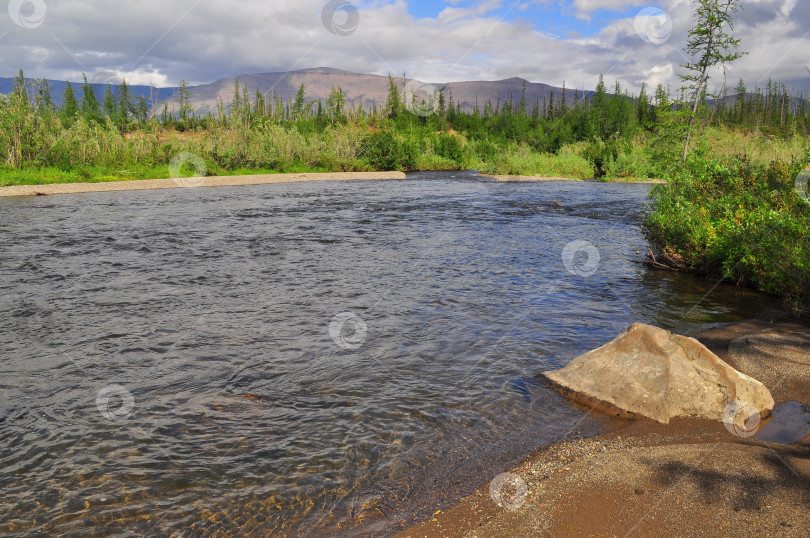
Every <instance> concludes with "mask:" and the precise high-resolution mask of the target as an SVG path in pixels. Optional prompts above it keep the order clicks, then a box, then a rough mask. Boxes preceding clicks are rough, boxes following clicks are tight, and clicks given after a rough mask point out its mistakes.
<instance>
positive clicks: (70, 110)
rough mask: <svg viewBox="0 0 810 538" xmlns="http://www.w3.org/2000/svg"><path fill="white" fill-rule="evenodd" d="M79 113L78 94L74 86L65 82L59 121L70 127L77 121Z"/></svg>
mask: <svg viewBox="0 0 810 538" xmlns="http://www.w3.org/2000/svg"><path fill="white" fill-rule="evenodd" d="M78 113H79V103H78V101H76V92H75V91H73V85H72V84H71V83H70V82H68V81H65V91H63V92H62V106H61V108H60V110H59V119H60V120H61V121H62V125H64V126H65V127H70V126H71V125H73V122H74V121H76V114H78Z"/></svg>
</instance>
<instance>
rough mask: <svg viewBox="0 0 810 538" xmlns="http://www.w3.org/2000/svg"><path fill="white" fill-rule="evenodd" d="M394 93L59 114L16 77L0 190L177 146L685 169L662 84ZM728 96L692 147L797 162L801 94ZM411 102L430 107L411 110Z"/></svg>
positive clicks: (142, 164) (336, 165)
mask: <svg viewBox="0 0 810 538" xmlns="http://www.w3.org/2000/svg"><path fill="white" fill-rule="evenodd" d="M389 86H390V87H389V96H388V99H387V100H386V103H385V106H383V107H378V106H376V105H375V106H373V107H372V108H371V110H367V109H362V108H361V107H359V106H353V105H350V104H348V102H347V98H346V94H345V92H344V91H343V90H342V89H341V88H333V89H332V91H331V93H330V95H329V96H328V98H327V99H326V100H325V102H321V101H317V100H315V101H308V100H307V97H306V88H304V87H303V86H302V87H301V88H299V91H298V93H297V95H296V97H295V99H294V100H289V101H287V102H286V103H285V102H282V100H281V99H280V98H278V97H276V96H274V95H269V96H266V95H262V94H256V95H254V96H250V95H248V93H247V91H246V89H245V88H244V87H241V86H240V85H239V83H238V82H237V83H236V85H235V88H234V94H233V99H232V100H231V102H230V103H228V104H227V105H226V104H225V103H223V102H222V101H220V102H219V104H218V106H217V107H216V110H215V111H214V112H213V113H211V112H209V113H207V114H205V115H198V114H195V112H194V111H193V110H192V109H191V106H190V95H189V89H188V85H187V84H186V83H185V82H182V83H181V84H180V90H179V91H178V94H177V99H176V101H177V102H176V103H174V105H173V107H172V110H174V111H175V112H170V111H169V107H168V104H167V103H164V104H163V105H162V106H157V107H154V110H153V109H152V108H150V106H149V105H148V103H147V102H146V99H144V98H142V97H141V98H137V99H134V98H133V97H132V96H131V94H130V93H129V90H128V87H127V85H126V84H125V83H124V84H122V85H121V86H119V87H116V88H113V87H111V86H108V87H107V88H106V89H105V92H104V95H103V98H101V99H99V98H97V96H96V95H95V94H94V93H93V89H92V87H91V86H90V85H89V84H87V82H86V81H85V83H83V84H82V85H80V86H79V87H78V88H74V87H73V86H72V85H68V86H67V88H66V89H65V91H64V93H63V95H62V104H61V107H57V106H56V105H55V104H54V100H53V99H52V98H51V95H50V89H49V87H48V85H47V83H46V82H44V81H28V80H26V79H25V78H24V77H23V75H22V73H20V74H19V76H18V77H17V78H16V85H15V89H14V91H13V92H12V93H11V94H10V95H8V96H0V157H2V161H0V162H2V164H0V185H8V184H20V183H39V182H58V181H109V180H116V179H140V178H146V177H156V178H157V177H168V175H169V170H168V164H169V162H170V161H171V159H172V158H173V157H174V156H176V155H177V154H179V153H181V152H189V153H193V154H195V155H198V156H199V157H200V158H202V159H203V160H204V161H205V163H206V165H207V169H208V173H209V174H233V173H250V172H254V171H256V172H258V171H275V172H288V171H300V170H312V171H361V170H388V169H404V170H425V169H466V168H475V169H479V170H481V171H483V172H486V173H491V174H524V175H533V174H538V175H547V176H564V177H573V178H578V179H588V178H594V177H595V178H599V179H602V180H611V179H627V178H662V179H666V178H669V177H672V176H673V175H674V174H675V173H677V171H678V170H680V169H681V168H682V164H681V163H679V162H678V161H679V160H680V154H679V151H678V150H677V147H678V146H679V145H680V146H681V147H682V146H683V141H684V138H685V133H686V129H687V127H688V124H689V123H690V122H691V117H690V116H689V112H690V111H691V109H692V105H691V104H690V103H687V102H686V101H685V100H684V99H683V96H681V97H679V98H673V96H672V95H671V93H670V91H669V90H668V89H667V88H664V87H662V86H659V87H658V88H657V89H656V91H655V93H654V95H653V96H649V95H648V93H647V89H646V88H642V90H641V92H640V93H639V95H638V96H634V95H629V94H628V93H627V92H626V91H625V90H623V89H622V88H621V86H619V84H618V83H616V85H615V87H614V88H613V91H612V93H608V89H607V86H606V84H605V82H604V81H603V80H602V79H601V77H600V80H599V84H598V85H597V87H596V90H595V91H594V92H591V93H589V94H582V93H581V92H579V91H573V92H572V91H570V90H567V91H565V92H564V93H561V94H560V95H559V96H557V95H556V94H551V95H550V97H549V99H548V100H547V101H546V100H543V101H539V102H535V103H527V102H526V98H525V92H524V94H523V95H521V96H520V97H519V98H518V99H513V98H511V97H510V98H509V99H508V100H506V99H504V100H503V101H502V102H499V103H495V104H493V103H491V102H486V103H483V105H482V107H479V106H476V107H475V108H474V109H473V110H467V111H464V110H462V109H461V106H460V105H459V104H458V103H455V102H454V99H453V95H452V93H451V92H447V93H446V92H445V91H444V90H439V92H438V94H437V95H434V96H430V97H428V101H429V102H428V103H427V105H426V104H425V102H424V100H422V101H420V102H419V103H416V102H415V100H416V98H415V97H414V96H413V95H409V94H408V92H406V89H405V88H404V87H401V86H399V85H398V84H397V83H396V82H395V81H394V80H393V79H390V83H389ZM737 90H738V93H737V94H735V95H732V96H729V95H727V94H723V95H720V96H718V98H717V99H716V100H715V101H714V102H713V103H712V104H711V106H709V105H708V104H706V103H701V105H700V107H698V109H697V114H698V120H699V121H697V122H696V127H695V138H694V139H693V142H692V147H697V146H700V145H706V144H707V143H708V142H711V144H710V147H711V154H712V155H714V156H716V157H721V156H722V157H725V156H737V155H742V156H744V157H746V158H747V159H749V160H750V161H752V162H754V163H767V162H769V161H770V160H773V159H785V160H787V161H791V160H795V159H796V158H797V155H802V154H803V150H804V149H805V148H806V147H807V146H808V144H807V138H806V136H804V135H806V133H807V128H808V123H809V122H808V110H807V106H806V103H805V101H804V100H803V99H802V96H800V95H796V94H792V95H790V94H788V92H787V90H786V88H785V87H784V86H783V85H782V84H780V83H774V82H771V81H769V82H768V83H767V85H766V86H765V87H764V88H760V87H757V88H755V89H754V90H753V92H751V93H749V92H747V91H746V89H745V85H744V84H743V83H742V82H741V83H740V84H739V85H738V88H737ZM705 93H706V92H705V91H704V92H702V95H703V96H704V97H705ZM414 105H415V106H416V108H418V109H420V110H425V109H426V110H427V111H428V112H429V113H428V114H424V115H419V114H414V113H412V112H410V111H409V109H413V108H414Z"/></svg>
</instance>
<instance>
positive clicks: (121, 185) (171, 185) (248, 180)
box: [0, 172, 405, 197]
mask: <svg viewBox="0 0 810 538" xmlns="http://www.w3.org/2000/svg"><path fill="white" fill-rule="evenodd" d="M358 179H405V173H404V172H337V173H302V174H259V175H250V176H210V177H189V178H178V179H140V180H133V181H107V182H102V183H50V184H46V185H12V186H9V187H0V197H4V196H50V195H52V194H75V193H83V192H111V191H139V190H147V189H182V188H194V187H231V186H237V185H264V184H270V183H296V182H299V181H351V180H358Z"/></svg>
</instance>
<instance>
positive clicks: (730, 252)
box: [644, 0, 810, 315]
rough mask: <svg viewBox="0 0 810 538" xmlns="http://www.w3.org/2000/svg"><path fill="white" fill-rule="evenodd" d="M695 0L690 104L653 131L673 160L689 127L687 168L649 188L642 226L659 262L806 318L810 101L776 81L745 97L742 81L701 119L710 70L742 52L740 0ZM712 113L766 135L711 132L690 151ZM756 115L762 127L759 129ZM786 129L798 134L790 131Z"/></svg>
mask: <svg viewBox="0 0 810 538" xmlns="http://www.w3.org/2000/svg"><path fill="white" fill-rule="evenodd" d="M693 4H694V5H695V21H694V26H693V27H692V29H691V30H690V32H689V41H688V42H687V45H686V47H685V48H684V52H685V53H686V54H687V55H688V56H689V57H696V58H697V60H696V61H694V62H688V63H687V64H686V65H685V66H683V67H685V68H686V69H687V74H685V75H680V78H681V79H682V80H683V81H684V82H685V83H686V86H685V87H684V89H685V90H689V91H690V92H692V97H691V110H689V111H685V112H683V111H682V108H683V104H682V103H678V104H677V105H676V107H674V108H672V109H668V110H666V111H665V112H664V114H663V121H662V122H661V126H660V127H659V129H658V138H659V140H660V142H661V146H660V149H661V151H662V156H666V154H667V153H669V154H670V156H671V152H672V145H673V143H675V142H677V141H678V138H679V137H681V136H682V134H683V133H684V132H685V133H686V137H685V138H686V140H685V143H684V148H683V154H682V162H683V165H682V166H672V167H668V169H666V170H664V172H665V174H664V175H666V176H667V177H668V178H669V183H668V184H666V185H663V186H658V187H655V188H654V189H653V191H652V204H651V206H650V209H649V211H648V214H647V216H646V218H645V222H644V227H645V230H646V233H647V237H648V238H649V239H650V241H651V242H652V243H653V245H654V246H655V247H656V249H657V250H658V254H657V257H656V258H655V263H658V264H660V265H662V266H665V267H671V268H677V269H685V270H690V271H696V272H700V273H703V274H706V275H710V276H713V277H720V278H722V279H726V280H729V281H732V282H735V283H737V284H738V285H740V284H747V285H750V286H753V287H756V288H757V289H759V290H761V291H764V292H767V293H771V294H773V295H778V296H782V297H785V298H786V301H787V304H788V305H789V306H790V307H791V309H792V310H793V312H794V313H797V314H799V315H807V314H808V312H809V311H810V204H809V203H807V200H804V199H802V198H801V197H800V196H799V193H798V192H797V190H796V188H795V178H796V177H797V176H798V175H799V174H800V173H801V172H802V170H803V169H804V168H805V167H806V166H807V165H809V164H810V150H808V149H807V128H806V127H807V126H806V122H804V121H803V119H806V117H807V108H808V106H807V102H806V101H805V100H804V99H796V100H791V99H789V98H788V97H787V91H786V90H785V88H784V87H783V86H782V85H781V84H776V85H774V84H773V83H772V82H770V81H769V82H768V86H767V94H766V95H767V96H766V97H765V98H764V101H763V97H762V96H761V95H760V94H759V92H756V93H755V96H754V98H753V99H749V98H748V96H747V92H746V87H745V84H744V82H743V81H742V80H741V81H740V83H739V84H738V86H737V92H736V97H737V98H736V99H735V101H734V103H733V104H732V105H731V106H725V107H720V108H719V109H718V107H717V106H715V107H714V110H712V113H711V115H708V117H707V113H706V112H707V108H708V106H707V105H708V102H707V99H706V93H707V92H706V87H707V82H708V78H709V77H708V74H707V73H708V69H709V68H711V67H714V66H716V65H722V66H723V68H724V69H725V65H726V63H728V62H732V61H734V60H736V59H738V58H740V57H741V56H742V55H743V54H744V53H740V52H737V50H736V49H737V47H738V46H739V43H740V42H739V40H738V39H735V38H734V36H733V35H731V33H730V32H731V31H733V30H734V20H733V14H734V13H735V12H736V11H737V0H693ZM725 100H726V95H725V92H724V94H723V96H722V101H721V102H723V103H724V102H725ZM777 103H778V105H777ZM715 105H716V103H715ZM679 109H681V110H679ZM718 112H719V114H720V115H721V116H723V117H724V122H725V124H727V125H737V126H749V127H750V126H751V123H752V121H756V129H755V131H754V133H755V135H756V136H757V137H761V136H763V131H765V132H766V133H768V134H767V135H765V136H768V138H769V139H770V140H769V141H768V143H767V144H765V145H762V144H756V143H751V142H749V143H745V141H744V140H742V139H741V138H740V135H739V132H734V131H731V130H729V129H725V130H719V131H718V130H715V129H713V130H711V131H709V132H708V133H704V138H703V139H702V140H700V141H699V144H698V148H697V150H695V151H694V152H693V154H692V155H691V156H690V155H689V154H688V151H689V145H690V140H691V139H692V136H693V131H694V128H695V126H696V125H700V124H701V123H704V124H705V123H707V122H708V123H711V122H712V121H714V116H715V114H716V113H718ZM798 118H802V120H799V121H797V119H798ZM761 120H764V123H767V127H765V128H764V129H762V128H761V127H760V126H761V123H760V121H761ZM791 125H792V126H794V128H795V126H798V125H800V130H798V129H797V130H794V131H792V132H791V131H790V129H791ZM798 133H801V135H803V136H801V137H799V136H796V135H797V134H798ZM791 134H792V135H793V136H792V137H791V136H790V135H791ZM729 141H736V143H731V144H730V143H729ZM664 162H667V161H659V166H662V165H663V163H664Z"/></svg>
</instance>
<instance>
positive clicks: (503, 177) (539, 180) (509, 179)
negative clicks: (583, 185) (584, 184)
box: [480, 174, 666, 184]
mask: <svg viewBox="0 0 810 538" xmlns="http://www.w3.org/2000/svg"><path fill="white" fill-rule="evenodd" d="M480 177H487V178H491V179H494V180H495V181H502V182H521V181H523V182H528V183H532V182H534V183H542V182H545V181H586V180H584V179H574V178H570V177H547V176H540V175H534V176H509V175H495V174H480ZM589 181H590V180H589ZM607 183H651V184H662V183H666V181H664V180H663V179H633V178H629V179H614V180H610V181H608V182H607Z"/></svg>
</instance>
